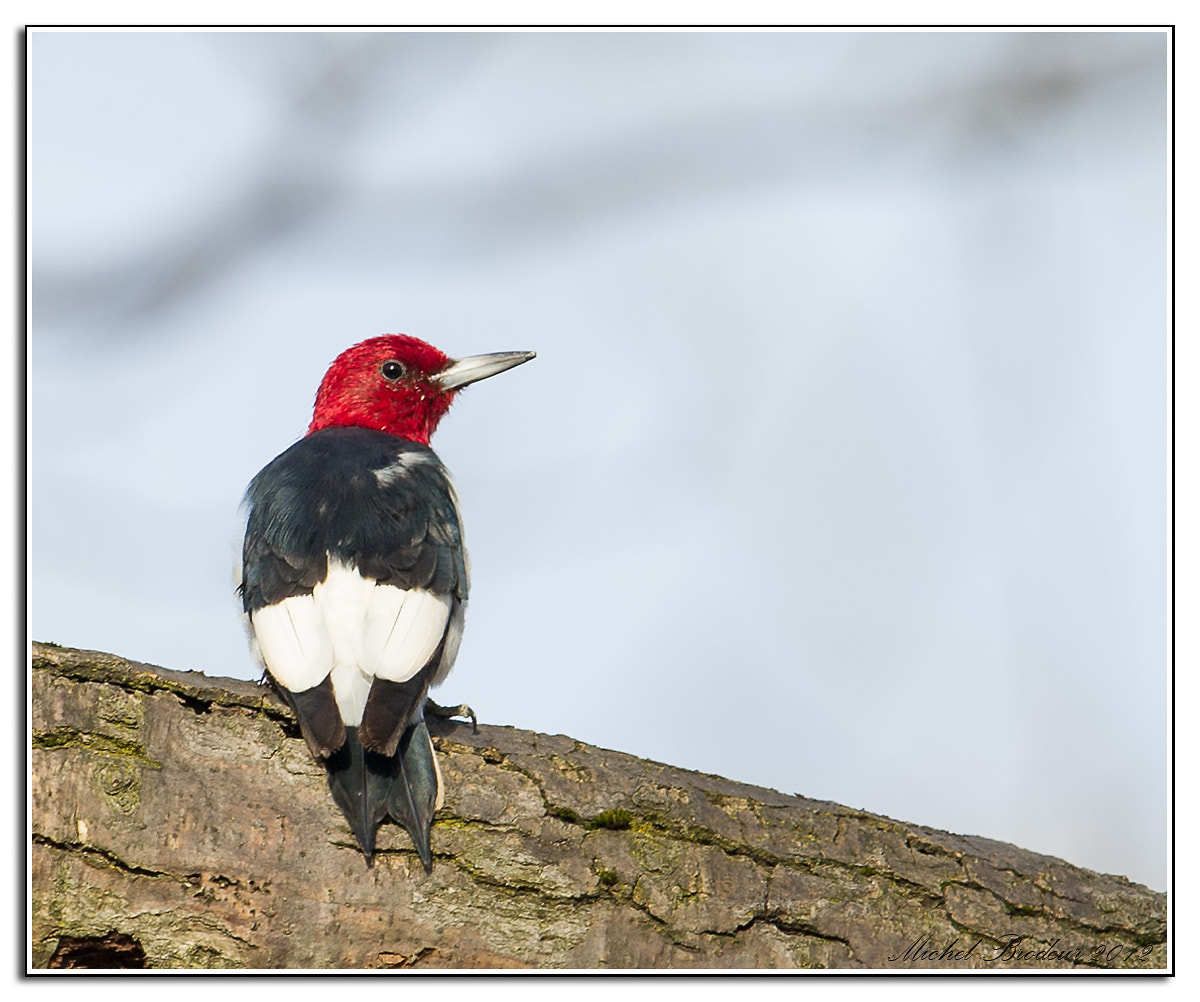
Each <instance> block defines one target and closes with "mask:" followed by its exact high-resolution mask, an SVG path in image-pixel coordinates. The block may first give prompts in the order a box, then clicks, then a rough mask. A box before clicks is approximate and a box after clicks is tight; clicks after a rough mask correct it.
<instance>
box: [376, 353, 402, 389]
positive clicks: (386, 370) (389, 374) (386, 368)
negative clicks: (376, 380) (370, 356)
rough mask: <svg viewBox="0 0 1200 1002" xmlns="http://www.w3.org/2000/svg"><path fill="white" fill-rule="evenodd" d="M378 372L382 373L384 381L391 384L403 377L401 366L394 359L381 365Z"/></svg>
mask: <svg viewBox="0 0 1200 1002" xmlns="http://www.w3.org/2000/svg"><path fill="white" fill-rule="evenodd" d="M379 371H380V373H382V375H383V378H384V379H386V380H388V381H389V382H392V383H394V382H396V380H397V379H402V378H403V377H404V366H403V364H402V363H400V362H397V361H396V360H395V359H394V358H393V359H389V360H388V361H386V362H384V363H383V365H381V366H380V367H379Z"/></svg>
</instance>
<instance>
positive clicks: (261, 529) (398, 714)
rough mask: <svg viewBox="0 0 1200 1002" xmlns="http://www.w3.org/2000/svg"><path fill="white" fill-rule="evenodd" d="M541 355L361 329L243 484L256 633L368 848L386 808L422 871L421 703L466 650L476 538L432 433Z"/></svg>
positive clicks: (426, 838) (432, 805)
mask: <svg viewBox="0 0 1200 1002" xmlns="http://www.w3.org/2000/svg"><path fill="white" fill-rule="evenodd" d="M533 357H534V353H533V352H529V351H517V352H498V353H494V354H490V355H472V356H469V357H467V358H462V359H458V360H457V361H456V360H454V359H451V358H449V357H448V356H447V355H445V354H444V353H443V352H441V351H439V350H438V349H437V348H435V347H433V346H432V345H430V344H426V343H425V342H424V341H420V340H418V339H417V338H413V337H409V336H407V335H404V334H385V335H383V336H382V337H377V338H370V339H368V340H366V341H362V342H360V343H359V344H356V345H354V346H352V347H350V348H348V349H346V350H345V351H344V352H342V354H341V355H339V356H338V357H337V358H336V359H335V360H334V362H333V364H332V365H331V366H330V367H329V369H328V371H327V372H326V373H325V377H324V378H323V379H322V380H321V385H320V387H319V388H318V390H317V398H316V403H315V406H314V408H313V419H312V423H311V424H310V425H309V428H308V433H307V435H306V436H305V437H304V438H302V439H301V440H300V441H299V442H297V443H296V444H295V445H293V446H292V447H291V448H290V449H288V450H287V451H286V452H284V453H283V454H282V455H280V456H278V457H277V458H276V459H274V460H273V461H272V462H271V463H269V464H268V465H267V466H266V467H265V468H264V469H263V470H262V471H261V472H260V473H259V474H258V476H256V477H255V478H254V480H253V481H252V482H251V484H250V487H249V489H248V491H247V493H246V502H247V506H248V512H247V523H246V536H245V541H244V544H243V547H242V568H241V573H240V577H241V584H240V585H239V588H238V590H239V592H240V594H241V597H242V608H243V611H244V612H245V614H246V617H247V620H248V623H249V627H250V634H251V642H252V646H253V648H254V650H255V652H256V653H257V654H258V656H259V659H260V660H261V661H262V663H263V665H264V667H265V668H266V670H267V673H268V675H269V677H270V678H271V681H272V682H273V684H274V685H275V687H276V689H278V690H279V692H280V693H281V694H282V695H283V697H284V699H286V700H287V702H288V704H289V705H290V706H291V707H292V708H293V709H294V710H295V713H296V717H297V719H298V720H299V721H300V729H301V731H302V733H303V734H304V739H305V741H306V742H307V743H308V746H309V749H310V750H311V751H312V753H313V755H314V756H315V757H316V758H317V759H318V760H319V761H322V762H324V763H325V767H326V770H327V772H328V774H329V787H330V790H331V792H332V793H333V797H334V800H335V801H336V802H337V805H338V806H339V807H340V808H341V810H342V813H343V814H345V816H346V820H347V821H348V822H349V823H350V827H351V829H352V831H353V833H354V837H355V839H356V841H357V842H358V845H359V847H360V848H361V849H362V852H363V854H364V855H365V856H366V858H367V864H368V865H370V864H371V860H372V857H373V854H374V852H375V832H376V829H377V827H378V826H379V824H380V823H381V822H382V821H383V820H384V818H386V817H387V816H389V815H390V816H391V817H392V818H393V819H395V820H396V821H398V822H399V823H400V824H402V825H403V826H404V827H405V828H406V829H407V830H408V833H409V834H410V835H411V836H412V840H413V844H414V845H415V846H416V849H417V853H418V855H419V856H420V858H421V862H422V864H423V865H424V867H425V870H426V871H427V872H428V871H429V870H430V868H431V867H432V849H431V846H430V831H431V828H432V825H433V815H434V812H435V811H436V810H437V808H438V807H439V806H440V805H441V800H442V778H441V773H440V771H439V770H438V765H437V758H436V756H435V754H434V749H433V743H432V741H431V740H430V737H429V731H428V729H427V728H426V726H425V713H426V712H427V709H435V710H437V711H438V712H439V715H442V716H446V715H449V714H447V713H446V711H443V710H441V708H438V707H436V706H435V704H433V703H432V702H428V703H427V700H426V694H427V693H428V691H429V688H430V686H431V685H437V684H438V683H439V682H441V681H442V679H444V678H445V677H446V674H447V673H448V672H449V671H450V669H451V667H453V665H454V660H455V658H456V657H457V655H458V646H459V641H460V640H461V639H462V631H463V613H464V609H465V607H466V602H467V588H468V582H467V554H466V551H465V550H464V549H463V542H462V523H461V519H460V517H459V511H458V499H457V497H456V496H455V492H454V485H453V484H452V483H451V482H450V477H449V474H447V472H446V469H445V467H443V466H442V464H441V461H440V460H439V459H438V458H437V456H436V455H435V454H434V453H433V451H432V450H431V449H430V448H429V439H430V436H431V435H432V434H433V431H434V429H435V428H436V427H437V425H438V422H439V421H440V420H441V419H442V417H443V416H444V415H445V414H446V411H447V410H448V409H449V407H450V404H451V402H452V401H453V400H454V398H455V396H456V394H457V393H458V392H459V391H460V390H461V389H462V388H463V387H464V386H468V385H470V384H471V383H475V382H478V381H479V380H481V379H487V378H489V377H490V376H494V375H496V374H497V373H500V372H505V371H507V370H508V369H511V368H513V367H514V366H517V365H520V364H522V363H523V362H527V361H529V360H530V359H531V358H533ZM466 709H467V708H466V707H458V708H457V709H456V710H455V711H452V712H453V713H457V712H459V711H465V710H466ZM472 716H473V715H472Z"/></svg>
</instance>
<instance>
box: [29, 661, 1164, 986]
mask: <svg viewBox="0 0 1200 1002" xmlns="http://www.w3.org/2000/svg"><path fill="white" fill-rule="evenodd" d="M33 669H34V670H33V692H32V700H33V751H32V793H33V830H32V849H31V862H32V870H33V909H32V920H33V922H32V925H33V928H32V963H33V966H34V967H46V966H55V967H67V966H79V967H104V966H108V967H118V966H120V967H137V966H145V967H158V968H197V967H200V968H264V969H277V968H405V967H413V968H514V967H533V968H795V967H843V968H846V967H849V968H862V967H867V968H883V969H895V970H907V969H915V968H942V967H973V968H985V969H1008V968H1018V967H1020V968H1054V969H1070V968H1072V967H1099V968H1140V969H1147V970H1150V969H1163V968H1165V967H1166V965H1167V950H1166V896H1165V895H1163V894H1159V893H1156V892H1153V891H1150V890H1149V889H1147V888H1145V887H1142V886H1140V885H1137V884H1132V883H1130V882H1129V881H1127V880H1126V879H1124V878H1123V877H1114V876H1107V875H1103V874H1097V873H1093V872H1091V871H1089V870H1084V869H1080V868H1079V867H1075V866H1071V865H1070V864H1068V863H1065V862H1063V861H1062V860H1058V859H1053V858H1051V857H1048V856H1041V855H1038V854H1036V853H1032V852H1028V851H1026V850H1024V849H1018V848H1016V847H1015V846H1011V845H1006V844H1004V843H1000V842H993V841H990V840H988V839H983V838H975V837H964V836H959V835H950V834H947V833H945V832H940V831H935V830H932V829H929V828H922V827H920V826H917V825H912V824H907V823H903V822H898V821H892V820H890V819H888V818H884V817H880V816H878V815H874V814H869V813H867V812H865V811H857V810H853V809H850V808H847V807H840V806H838V805H837V804H832V803H826V802H822V801H814V800H807V799H805V798H803V797H793V796H786V795H784V794H781V793H777V792H775V791H773V790H766V789H761V788H758V787H753V786H747V785H744V784H740V783H734V782H731V781H729V780H725V779H721V778H719V777H716V776H707V775H703V774H700V773H694V772H687V771H685V770H682V769H675V768H672V767H670V766H665V765H659V764H658V763H654V762H648V761H645V760H643V759H638V758H634V757H633V756H630V755H625V754H621V753H620V752H613V751H606V750H603V749H599V748H593V747H591V746H589V745H585V744H582V743H580V742H578V741H574V740H572V739H571V738H568V737H564V736H561V735H554V736H549V735H545V734H535V733H532V732H529V731H521V730H516V729H514V728H511V727H491V726H481V727H480V728H479V733H478V734H472V732H471V728H470V726H468V725H465V724H455V723H450V722H444V721H440V720H431V721H430V731H431V732H432V733H433V735H434V743H435V744H436V745H437V748H438V753H439V760H440V763H441V768H442V772H443V776H444V778H445V781H446V785H447V800H446V806H445V807H444V808H443V810H442V811H441V812H440V813H439V815H438V819H437V821H436V823H435V825H434V830H433V843H434V870H433V874H432V875H431V876H429V877H425V876H424V874H423V872H422V869H421V865H420V862H419V861H418V859H417V857H416V854H415V852H414V851H413V849H412V846H411V843H410V842H409V840H408V838H407V836H406V835H405V834H404V832H403V831H402V830H401V829H399V828H397V827H395V826H393V825H385V826H384V827H383V828H382V829H381V830H380V833H379V836H380V838H379V843H380V850H379V854H378V855H377V857H376V864H375V866H374V868H373V869H367V867H366V865H365V863H364V861H363V857H362V855H361V854H360V853H359V852H358V850H357V849H356V848H355V846H354V840H353V838H352V837H351V834H350V831H349V829H348V827H347V825H346V823H345V821H344V820H343V818H342V816H341V814H340V813H339V812H338V810H337V808H336V807H335V806H334V804H333V801H332V800H331V798H330V796H329V793H328V790H327V788H326V785H325V776H324V770H323V769H322V768H321V767H320V766H319V765H317V764H316V763H315V762H314V761H313V760H312V758H311V757H310V755H309V753H308V750H307V748H306V747H305V745H304V742H303V740H302V739H301V737H300V734H299V730H298V728H297V727H296V724H295V720H294V718H293V717H292V715H291V713H290V711H289V710H288V709H287V708H286V707H284V706H283V704H282V703H281V702H280V701H279V700H278V699H277V698H275V696H274V695H273V694H272V693H270V692H269V691H268V690H267V689H265V688H263V687H260V686H258V685H255V684H253V683H250V682H243V681H236V680H232V679H215V678H209V677H206V676H205V675H203V674H200V673H193V672H173V671H168V670H165V669H162V668H155V667H152V666H150V665H144V664H138V663H134V662H129V661H125V660H124V659H122V658H119V657H116V656H114V655H111V654H100V653H96V652H92V651H78V650H70V649H66V648H60V647H56V646H54V645H47V644H34V646H33Z"/></svg>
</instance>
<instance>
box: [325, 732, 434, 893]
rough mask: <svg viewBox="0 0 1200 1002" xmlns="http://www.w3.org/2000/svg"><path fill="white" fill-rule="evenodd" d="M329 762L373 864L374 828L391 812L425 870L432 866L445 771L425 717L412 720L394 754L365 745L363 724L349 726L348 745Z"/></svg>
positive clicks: (339, 799) (338, 794)
mask: <svg viewBox="0 0 1200 1002" xmlns="http://www.w3.org/2000/svg"><path fill="white" fill-rule="evenodd" d="M325 768H326V770H327V771H328V773H329V790H330V792H331V793H332V794H333V799H334V802H335V803H336V804H337V805H338V807H339V808H341V811H342V813H343V814H344V815H345V816H346V820H347V821H348V822H349V824H350V829H351V831H353V832H354V838H355V839H356V840H357V842H358V845H359V848H360V849H361V850H362V853H363V855H364V856H365V857H366V859H367V865H368V866H370V865H372V860H373V857H374V855H375V830H376V828H378V827H379V825H380V823H381V822H382V821H383V819H384V818H385V817H386V816H388V815H389V814H390V815H391V816H392V817H393V818H394V819H395V820H396V821H398V822H399V823H400V824H402V825H403V826H404V828H405V830H406V831H407V832H408V834H409V836H410V837H411V838H412V840H413V845H414V846H415V847H416V850H417V855H418V856H420V857H421V864H422V865H423V866H424V867H425V872H426V873H428V872H430V871H431V870H432V869H433V852H432V849H431V848H430V831H431V830H432V828H433V814H434V811H436V810H437V803H438V792H439V787H440V782H439V778H440V777H439V774H438V767H437V760H436V759H435V758H434V752H433V742H432V741H431V740H430V737H429V731H428V729H427V728H426V726H425V721H424V720H423V719H418V720H416V721H413V722H412V723H410V724H409V725H408V727H407V728H406V729H405V731H404V734H403V735H402V736H401V738H400V742H399V745H398V747H397V748H396V753H395V755H392V756H390V757H389V756H387V755H380V754H379V753H377V752H373V751H368V750H366V749H364V748H363V746H362V743H361V742H360V741H359V738H358V728H356V727H347V728H346V743H345V745H343V746H342V748H341V749H340V750H339V751H338V752H337V754H335V755H333V756H331V757H330V758H328V759H326V760H325Z"/></svg>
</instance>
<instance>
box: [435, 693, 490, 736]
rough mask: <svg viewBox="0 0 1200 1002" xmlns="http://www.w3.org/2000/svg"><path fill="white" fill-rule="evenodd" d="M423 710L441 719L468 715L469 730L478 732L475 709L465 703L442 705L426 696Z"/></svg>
mask: <svg viewBox="0 0 1200 1002" xmlns="http://www.w3.org/2000/svg"><path fill="white" fill-rule="evenodd" d="M425 712H426V713H429V714H432V715H433V716H435V717H441V719H442V720H452V719H454V718H455V717H470V718H471V730H472V731H473V732H474V733H475V734H478V733H479V721H478V720H476V719H475V711H474V710H472V709H471V708H470V707H469V706H467V704H466V703H459V704H458V706H442V705H441V704H440V703H435V702H434V701H433V700H432V699H430V698H429V697H428V696H426V697H425Z"/></svg>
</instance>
